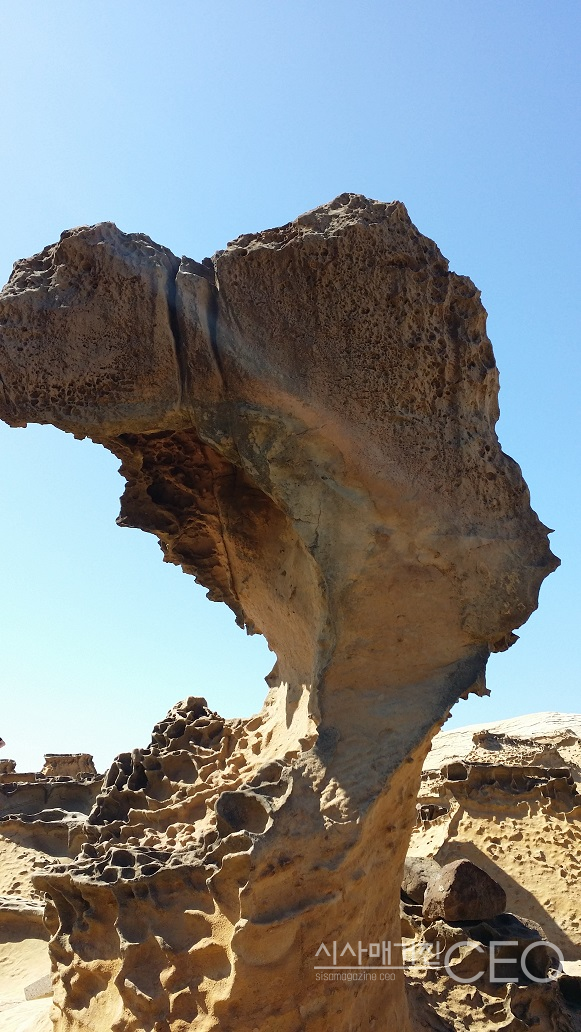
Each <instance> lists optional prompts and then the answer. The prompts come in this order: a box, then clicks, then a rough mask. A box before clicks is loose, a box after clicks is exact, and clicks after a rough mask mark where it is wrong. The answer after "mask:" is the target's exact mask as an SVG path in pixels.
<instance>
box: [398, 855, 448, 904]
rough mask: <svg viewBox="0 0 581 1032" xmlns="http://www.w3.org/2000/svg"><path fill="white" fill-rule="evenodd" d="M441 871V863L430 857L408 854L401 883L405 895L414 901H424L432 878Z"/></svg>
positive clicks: (419, 902)
mask: <svg viewBox="0 0 581 1032" xmlns="http://www.w3.org/2000/svg"><path fill="white" fill-rule="evenodd" d="M439 872H440V865H439V864H438V863H436V861H435V860H430V858H429V857H423V856H406V859H405V864H404V869H403V881H402V883H401V888H402V892H403V893H404V896H407V897H408V898H409V900H410V901H411V902H412V903H418V904H421V903H423V902H424V896H425V894H426V888H427V885H428V882H429V881H430V878H433V877H434V875H436V874H438V873H439Z"/></svg>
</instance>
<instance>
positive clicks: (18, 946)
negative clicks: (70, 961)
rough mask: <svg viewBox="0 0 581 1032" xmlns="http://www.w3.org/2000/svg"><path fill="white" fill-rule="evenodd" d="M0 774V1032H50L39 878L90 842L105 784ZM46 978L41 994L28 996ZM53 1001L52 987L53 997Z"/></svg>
mask: <svg viewBox="0 0 581 1032" xmlns="http://www.w3.org/2000/svg"><path fill="white" fill-rule="evenodd" d="M9 763H10V764H11V767H10V768H9V769H8V770H5V773H3V774H1V775H0V1028H1V1029H2V1032H4V1030H5V1029H6V1032H48V1030H49V1029H51V1028H52V1027H53V1026H52V1023H51V1021H50V1019H49V1013H50V1010H51V1001H50V1000H49V999H47V998H44V999H43V998H41V995H42V997H46V993H47V990H46V978H47V976H48V977H49V978H50V973H51V960H50V956H49V952H48V946H47V940H48V938H49V933H48V930H47V928H46V926H45V923H44V912H45V903H44V899H43V894H42V892H39V891H38V890H37V889H36V888H35V887H34V885H33V877H34V875H35V874H36V873H39V872H40V871H42V870H44V869H46V868H47V867H50V866H52V865H53V864H54V863H55V861H58V863H59V864H60V865H61V866H62V865H66V864H70V863H71V862H72V859H73V858H74V857H75V856H76V855H77V854H78V852H79V849H80V848H81V845H82V843H83V842H84V841H85V840H86V838H87V819H88V815H89V812H90V810H91V809H92V808H93V806H94V804H95V800H96V797H97V795H98V792H99V789H100V788H101V785H102V781H103V778H102V776H98V775H90V774H79V775H78V777H76V778H75V777H72V776H71V775H66V776H65V775H60V776H57V777H51V776H50V775H47V774H46V773H45V771H46V766H45V768H44V771H43V772H42V773H40V774H35V773H20V772H17V771H16V770H15V767H16V765H15V764H14V763H13V762H12V761H9ZM38 979H43V984H45V991H44V992H43V993H42V994H41V995H39V992H38V991H35V993H33V994H32V995H31V993H29V994H28V995H26V987H27V986H30V984H31V983H34V982H35V981H36V980H38ZM50 995H52V983H51V993H50Z"/></svg>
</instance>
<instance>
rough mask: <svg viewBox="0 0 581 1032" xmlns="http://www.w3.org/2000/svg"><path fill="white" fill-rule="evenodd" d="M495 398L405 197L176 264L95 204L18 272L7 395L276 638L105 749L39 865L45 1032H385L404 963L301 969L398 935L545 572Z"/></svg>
mask: <svg viewBox="0 0 581 1032" xmlns="http://www.w3.org/2000/svg"><path fill="white" fill-rule="evenodd" d="M497 391H498V378H497V371H496V367H495V364H494V358H493V354H492V349H491V346H490V342H489V340H488V338H487V336H486V327H485V312H484V309H483V307H482V305H481V302H480V297H479V293H478V291H477V289H476V288H475V286H474V285H473V284H472V282H471V281H470V280H469V279H467V278H466V277H462V276H457V275H455V274H453V273H450V272H449V269H448V264H447V262H446V260H445V259H444V258H443V256H442V255H441V253H440V252H439V250H438V248H437V247H436V245H435V244H434V243H433V242H432V241H430V240H428V239H427V238H425V237H423V236H422V235H421V234H420V233H419V232H418V230H417V229H416V228H415V227H414V226H413V224H412V223H411V221H410V219H409V216H408V214H407V212H406V210H405V208H404V207H403V205H402V204H400V203H398V202H394V203H392V204H382V203H379V202H376V201H370V200H368V199H367V198H364V197H361V196H359V195H354V194H344V195H341V196H340V197H338V198H336V199H335V200H334V201H332V202H331V203H330V204H327V205H323V206H322V207H320V208H317V209H316V210H315V211H312V212H309V213H307V214H306V215H303V216H301V217H300V218H298V219H297V220H295V222H293V223H290V224H288V225H286V226H283V227H281V228H279V229H273V230H268V231H266V232H264V233H259V234H256V235H246V236H244V237H239V238H238V239H237V240H235V241H233V242H232V243H231V244H229V245H228V247H227V248H226V249H225V250H224V251H221V252H219V253H218V254H217V255H215V257H214V259H213V260H211V261H210V260H204V262H203V263H201V264H200V263H197V262H195V261H192V260H191V259H182V261H181V262H180V261H178V259H177V258H175V257H174V256H173V255H171V254H170V252H168V251H167V249H165V248H162V247H160V246H159V245H157V244H154V243H153V242H152V241H151V240H149V238H147V237H144V236H142V235H139V234H134V235H127V234H123V233H121V232H120V231H119V230H117V229H116V227H115V226H113V225H112V224H104V225H102V226H96V227H90V228H87V227H83V228H80V229H76V230H71V231H68V232H67V233H65V234H63V236H62V238H61V240H60V242H59V243H58V244H55V245H53V246H52V247H49V248H46V249H45V251H43V252H42V253H41V254H40V255H37V256H35V257H34V258H33V259H30V260H28V261H24V262H20V263H17V265H16V267H15V271H14V273H13V275H12V277H11V279H10V281H9V283H8V285H7V287H6V288H5V290H4V291H3V293H2V295H1V296H0V415H1V416H2V418H4V419H5V420H6V421H7V422H8V423H10V424H11V425H13V426H22V425H23V424H25V423H26V422H27V421H28V420H31V421H36V422H40V423H44V422H51V423H53V424H54V425H56V426H58V427H60V428H62V429H64V430H68V431H71V432H73V433H74V434H76V435H77V436H90V437H91V438H92V439H93V440H94V441H97V442H98V443H101V444H103V445H104V446H105V447H107V448H109V449H110V450H111V451H112V452H114V454H116V455H117V456H118V457H119V458H120V459H121V462H122V466H121V472H122V474H123V476H124V477H125V479H126V481H127V486H126V489H125V493H124V496H123V499H122V510H121V518H120V522H121V524H122V525H127V526H136V527H140V528H142V529H143V530H147V531H149V532H152V533H155V534H156V535H157V536H158V538H159V540H160V543H161V546H162V550H163V553H164V558H165V559H166V561H168V562H173V563H176V564H179V565H181V566H182V568H183V569H184V570H185V571H186V572H188V573H191V574H193V575H194V576H195V577H196V578H197V579H198V580H199V581H200V582H201V583H202V584H204V585H205V586H206V588H207V589H208V594H209V597H210V598H211V599H213V600H221V601H224V602H226V603H227V604H228V605H229V606H230V607H231V609H232V610H233V612H234V613H235V616H236V619H237V621H238V623H239V624H240V625H242V626H245V627H246V628H247V630H248V631H249V632H253V631H259V632H261V633H263V634H264V635H265V636H266V638H267V640H268V642H269V645H270V646H271V648H272V649H273V651H274V652H275V653H276V657H277V659H276V664H275V666H274V669H273V671H272V672H271V674H270V675H269V678H268V683H269V686H270V693H269V696H268V698H267V702H266V704H265V708H264V710H263V711H262V713H261V714H260V715H259V716H258V717H256V718H254V720H251V721H223V720H221V719H220V718H218V717H217V715H216V714H213V713H212V712H211V711H207V708H206V707H204V706H203V705H202V703H201V702H198V703H194V704H193V706H192V707H189V705H188V700H185V703H186V704H185V705H182V706H179V707H177V709H176V712H175V713H172V714H170V715H168V719H167V720H166V721H164V722H162V725H160V726H159V727H158V728H157V729H156V730H155V732H154V735H153V737H152V742H151V745H150V746H149V748H148V749H146V750H138V751H137V752H136V753H135V754H123V755H122V756H121V757H119V758H118V760H117V761H116V764H115V765H114V766H113V768H112V771H111V773H110V776H109V779H108V786H107V789H106V791H105V792H104V793H103V795H102V798H101V799H100V800H99V803H98V806H97V807H96V808H95V810H94V812H93V813H92V815H91V822H92V823H91V828H92V831H91V842H90V843H89V844H88V852H87V851H86V850H85V852H84V853H83V855H82V856H81V857H80V858H79V860H78V861H77V862H76V863H75V864H74V865H72V866H70V867H69V868H68V869H66V870H65V869H60V868H55V870H54V871H53V872H52V873H51V874H46V875H43V876H39V878H38V887H39V888H42V889H43V890H44V891H46V892H47V893H48V895H49V896H50V897H51V901H52V902H51V904H50V906H49V908H48V912H47V920H48V923H49V925H50V927H51V931H52V933H53V938H52V940H51V952H52V959H53V964H54V966H55V970H56V971H57V979H56V984H55V1006H56V1008H57V1012H58V1014H59V1015H61V1017H60V1018H59V1021H60V1022H61V1023H62V1028H63V1029H64V1028H66V1029H67V1032H76V1030H80V1029H81V1028H86V1027H87V1026H89V1027H91V1028H95V1029H100V1028H107V1030H108V1032H109V1030H110V1029H114V1030H115V1032H136V1030H138V1029H142V1028H154V1027H158V1028H160V1029H161V1028H163V1029H165V1030H171V1032H182V1029H184V1028H186V1027H189V1026H190V1025H191V1024H192V1023H195V1027H196V1028H199V1030H200V1032H205V1030H206V1029H208V1030H209V1029H214V1028H220V1027H222V1028H224V1029H227V1028H232V1027H236V1029H237V1032H251V1030H254V1029H255V1028H258V1027H259V1028H260V1029H261V1032H274V1030H275V1029H276V1030H277V1032H278V1030H279V1029H280V1030H283V1029H284V1030H285V1032H299V1030H302V1029H308V1032H323V1030H327V1029H329V1028H333V1029H334V1030H336V1032H343V1030H345V1032H346V1030H347V1029H351V1028H356V1027H357V1028H364V1027H367V1025H368V1024H369V1023H370V1021H371V1020H372V1019H371V1016H372V1015H373V1014H377V1013H386V1012H388V1013H389V1015H390V1021H391V1024H392V1025H393V1027H397V1028H398V1029H399V1030H401V1032H408V1030H409V1028H410V1025H409V1019H408V1012H407V1003H406V996H405V988H404V978H403V974H402V972H401V971H397V972H396V973H395V974H396V977H395V980H394V982H390V983H389V984H388V985H386V984H385V983H383V982H382V983H379V981H378V982H377V983H376V984H374V983H368V984H366V985H365V987H364V991H361V992H360V991H358V990H357V989H354V987H353V986H352V985H350V984H345V983H344V982H340V981H335V982H325V981H323V980H317V979H316V977H315V970H314V969H315V957H316V955H317V950H319V949H320V947H321V945H322V944H326V943H331V942H333V941H335V942H336V941H337V939H339V938H340V939H341V940H343V941H344V942H349V943H351V942H355V943H357V942H359V941H363V942H367V943H377V942H381V941H388V940H391V941H392V942H397V941H399V907H398V900H399V892H400V884H401V872H402V868H403V860H404V855H405V851H406V845H407V840H408V838H409V835H410V832H411V829H412V827H413V825H414V820H415V795H416V790H417V785H418V781H419V776H420V771H421V767H422V763H423V760H424V758H425V755H426V752H427V750H428V748H429V742H430V739H431V737H432V735H433V734H434V732H435V731H436V730H437V728H438V727H439V726H440V724H441V722H442V720H443V719H445V717H446V715H447V713H448V711H449V708H450V706H451V705H452V704H453V703H454V702H455V701H456V700H457V699H458V698H459V697H460V696H464V697H465V696H466V695H467V693H468V692H470V691H477V692H479V693H482V692H483V691H484V690H485V689H484V671H485V666H486V661H487V658H488V655H489V652H490V651H492V650H498V649H500V648H504V647H506V645H507V644H509V643H510V642H511V641H513V640H514V636H513V634H512V632H513V630H514V629H515V628H516V627H518V626H519V625H520V624H522V623H523V622H524V621H525V620H526V619H527V617H528V615H529V614H530V612H531V611H532V610H533V609H534V608H535V607H536V604H537V596H538V590H539V587H540V584H541V582H542V580H543V578H544V577H545V576H546V575H547V573H549V572H550V571H551V570H552V569H554V567H555V565H556V560H555V559H554V558H553V557H552V555H551V553H550V551H549V548H548V544H547V534H546V528H545V527H543V525H542V524H540V523H539V521H538V519H537V517H536V515H535V514H534V513H533V511H532V510H531V508H530V505H529V498H528V493H527V490H526V486H525V484H524V482H523V480H522V477H521V474H520V470H519V468H518V466H516V464H515V463H514V462H513V461H512V460H511V459H509V458H508V457H507V456H506V455H504V454H503V453H502V451H501V449H500V446H499V443H498V440H497V437H496V433H495V422H496V419H497V416H498V406H497ZM223 794H224V795H225V796H226V798H225V799H224V801H223V802H220V798H221V796H222V795H223ZM226 794H227V795H226ZM89 956H90V958H91V959H90V962H87V961H86V958H87V957H89ZM97 985H98V987H99V990H98V991H95V987H96V986H97ZM70 986H74V992H71V991H70V990H69V988H68V987H70ZM80 1015H82V1018H81V1017H80Z"/></svg>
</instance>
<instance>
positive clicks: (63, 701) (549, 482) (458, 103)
mask: <svg viewBox="0 0 581 1032" xmlns="http://www.w3.org/2000/svg"><path fill="white" fill-rule="evenodd" d="M1 8H2V35H1V38H0V83H1V97H2V150H3V154H2V162H1V165H0V180H1V193H0V196H1V198H2V206H1V225H2V232H1V234H0V280H1V281H2V282H4V281H5V280H6V279H7V277H8V274H9V272H10V268H11V265H12V262H13V261H14V260H15V259H17V258H21V257H25V256H28V255H30V254H33V253H34V252H36V251H38V250H40V249H41V248H42V247H43V246H45V245H46V244H48V243H51V242H53V241H54V240H56V239H57V238H58V236H59V234H60V232H61V230H63V229H65V228H68V227H70V226H74V225H79V224H86V223H94V222H98V221H101V220H105V219H107V220H109V219H112V220H113V221H115V222H116V223H117V224H118V225H119V226H120V227H121V229H123V230H125V231H142V232H145V233H148V234H149V235H150V236H152V237H153V238H154V239H155V240H158V241H159V242H160V243H163V244H166V245H167V246H169V247H170V248H172V250H173V251H174V252H175V253H176V254H178V255H181V254H187V255H190V256H191V257H194V258H196V259H198V260H200V259H202V258H203V257H204V256H205V255H211V254H212V253H213V252H214V251H215V250H216V249H217V248H219V247H222V246H224V244H225V243H226V241H227V240H229V239H231V238H232V237H234V236H236V235H238V234H239V233H242V232H248V231H253V230H260V229H264V228H266V227H268V226H272V225H279V224H281V223H284V222H286V221H288V220H290V219H292V218H294V217H295V216H296V215H298V214H299V213H300V212H303V211H305V210H307V209H309V208H312V207H314V206H316V205H317V204H320V203H322V202H324V201H327V200H330V199H331V198H332V197H334V196H335V195H336V194H338V193H341V192H343V191H346V190H351V191H356V192H361V193H365V194H367V195H369V196H371V197H375V198H379V199H381V200H392V199H394V198H398V199H400V200H402V201H404V203H405V204H406V205H407V207H408V210H409V212H410V214H411V217H412V219H413V220H414V222H415V223H416V225H417V226H418V227H419V228H420V230H421V231H422V232H423V233H425V234H427V235H428V236H431V237H433V238H434V239H435V240H436V241H437V242H438V244H439V246H440V248H441V249H442V251H443V253H444V254H445V255H446V257H448V258H449V259H450V263H451V267H452V269H454V270H455V271H457V272H460V273H464V274H467V275H469V276H471V278H472V279H473V280H474V281H475V282H476V284H477V285H478V286H479V287H480V289H481V290H482V294H483V300H484V303H485V305H486V308H487V309H488V312H489V333H490V336H491V339H492V342H493V345H494V348H495V353H496V358H497V362H498V365H499V367H500V372H501V387H502V389H501V409H502V416H501V420H500V424H499V434H500V438H501V441H502V444H503V446H504V448H505V450H507V451H508V452H509V453H511V454H512V455H513V456H514V457H515V458H516V459H517V460H518V461H519V462H520V463H521V465H522V467H523V470H524V473H525V477H526V479H527V481H528V483H529V485H530V488H531V494H532V500H533V505H534V507H535V508H536V509H537V511H538V512H539V514H540V516H541V518H542V519H543V520H544V522H546V523H547V524H549V525H550V526H551V527H554V528H556V533H555V534H554V537H553V548H554V550H555V551H556V552H557V554H558V555H559V556H561V558H562V560H563V565H562V567H561V569H560V570H559V571H558V572H557V573H556V574H554V575H553V576H552V577H551V578H550V580H549V581H548V582H547V583H546V585H545V586H544V588H543V590H542V593H541V606H540V610H539V612H538V613H537V614H535V615H534V616H533V617H532V618H531V620H530V621H529V624H528V625H527V626H526V627H525V628H524V629H523V631H522V636H521V640H520V642H519V643H518V644H517V645H516V646H515V647H514V648H513V649H511V650H510V652H508V653H506V654H504V655H501V656H498V657H493V659H492V661H491V664H490V666H489V686H490V688H491V689H492V697H491V699H489V700H474V701H470V702H469V703H461V704H460V705H459V706H458V707H457V709H456V711H455V714H454V717H453V720H454V723H455V724H459V723H462V724H464V723H471V722H475V721H480V720H482V721H485V720H493V719H498V718H501V717H504V716H512V715H518V714H519V713H527V712H532V711H535V710H543V709H560V710H565V711H573V710H579V709H580V708H581V706H580V704H579V700H578V678H579V669H580V667H581V657H580V655H579V652H580V649H579V641H580V640H581V634H580V633H579V626H580V622H581V621H580V616H581V605H580V602H579V583H580V582H581V570H580V569H579V558H578V535H579V532H578V529H577V528H578V522H579V519H578V517H579V512H580V511H581V498H580V488H579V472H580V470H579V434H580V426H579V402H578V398H579V384H580V382H581V361H580V348H579V280H580V266H581V263H580V260H579V259H580V255H579V243H580V240H581V225H580V219H579V214H580V200H579V192H580V191H579V186H580V170H579V154H580V143H579V114H580V112H579V94H580V76H579V45H580V24H581V8H580V7H579V4H578V3H577V2H573V0H556V2H550V0H542V2H539V0H503V2H500V0H496V2H492V3H483V2H480V3H477V2H475V0H472V2H471V0H439V2H436V0H414V2H413V3H402V2H400V0H397V2H396V0H375V2H365V0H360V2H359V3H357V4H355V3H354V2H351V3H347V2H344V0H332V2H331V0H317V2H316V3H315V2H313V0H309V2H305V0H292V2H290V0H288V2H286V3H285V2H282V0H279V2H275V3H273V2H272V0H269V2H265V0H249V2H247V3H245V4H238V3H235V2H234V0H230V2H223V0H214V2H213V3H211V4H208V3H200V2H197V0H173V2H167V3H161V2H153V0H149V2H147V0H146V2H144V0H140V2H139V3H137V2H135V0H123V3H119V2H118V0H115V2H111V0H99V3H94V2H89V0H55V2H53V3H51V4H42V3H39V2H37V3H27V4H13V3H11V4H8V3H4V4H2V5H1ZM116 467H117V463H116V460H114V459H113V458H112V457H111V456H110V455H108V454H106V453H105V452H104V451H103V450H102V449H99V448H98V447H97V446H95V445H92V444H90V443H89V442H83V443H79V442H77V441H74V440H73V439H72V438H70V437H69V436H67V435H65V434H62V433H59V432H58V431H56V430H53V429H52V428H48V427H41V428H38V427H29V428H28V429H26V430H9V429H7V428H5V427H4V426H3V425H2V426H0V469H1V476H2V495H3V497H2V501H1V503H0V541H1V542H2V548H1V552H0V571H1V580H0V634H1V640H2V664H1V684H2V705H1V710H0V734H1V735H2V737H4V738H5V739H6V741H7V743H8V746H7V749H6V750H4V751H3V755H4V756H6V755H8V756H13V757H14V758H15V759H16V760H17V761H18V764H19V768H20V769H31V768H32V769H38V767H39V764H40V763H41V762H42V754H43V752H45V751H54V752H58V751H69V750H75V751H76V750H88V751H92V752H94V753H95V755H96V758H97V762H98V764H99V765H100V766H101V767H103V766H105V765H106V764H107V763H108V762H109V761H110V759H111V758H112V756H113V755H114V754H115V753H116V752H118V751H119V750H121V749H127V748H132V747H133V746H136V745H140V744H147V742H148V741H149V734H150V730H151V727H152V725H153V723H154V722H155V721H156V720H157V719H159V718H161V717H162V716H163V715H164V714H165V712H166V710H167V709H168V708H169V706H170V705H171V704H172V703H173V702H174V701H176V700H177V699H179V698H181V697H182V696H184V695H186V694H191V693H199V694H203V695H206V696H207V697H208V699H209V701H210V703H211V704H212V705H213V706H214V707H215V708H216V709H218V710H220V711H221V712H222V713H224V714H226V715H236V714H238V715H244V714H249V713H251V712H253V711H255V710H256V709H258V708H259V706H260V705H261V702H262V698H263V696H264V691H265V687H264V684H263V681H262V678H263V677H264V675H265V674H266V673H267V672H268V670H269V669H270V666H271V665H272V660H273V657H272V655H271V654H270V653H269V652H268V650H267V648H266V645H265V643H264V642H263V640H262V639H259V638H247V637H245V636H244V635H243V634H242V632H241V631H239V630H238V628H236V627H235V625H234V619H233V617H232V615H231V614H230V612H229V610H227V609H226V608H225V607H224V606H220V605H216V604H211V603H209V602H208V601H207V600H206V599H205V595H204V592H203V590H202V589H201V588H199V587H197V586H196V585H195V583H194V582H193V580H192V579H190V578H187V577H185V576H184V575H183V574H182V573H181V572H180V571H179V570H177V569H176V568H173V567H169V566H166V565H164V564H162V562H161V553H160V552H159V549H158V546H157V542H156V540H155V539H154V538H152V537H149V536H147V535H145V534H142V533H140V532H138V531H131V530H121V529H119V528H117V527H116V526H115V517H116V515H117V511H118V497H119V495H120V493H121V489H122V481H121V479H120V478H119V476H118V474H117V472H116ZM449 726H451V725H449Z"/></svg>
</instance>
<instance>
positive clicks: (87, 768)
mask: <svg viewBox="0 0 581 1032" xmlns="http://www.w3.org/2000/svg"><path fill="white" fill-rule="evenodd" d="M42 773H43V774H44V776H45V777H47V778H55V777H71V778H77V777H78V776H79V775H80V774H91V775H94V774H96V773H97V771H96V770H95V764H94V763H93V757H92V756H91V755H90V754H89V753H46V755H45V757H44V767H43V768H42Z"/></svg>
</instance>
